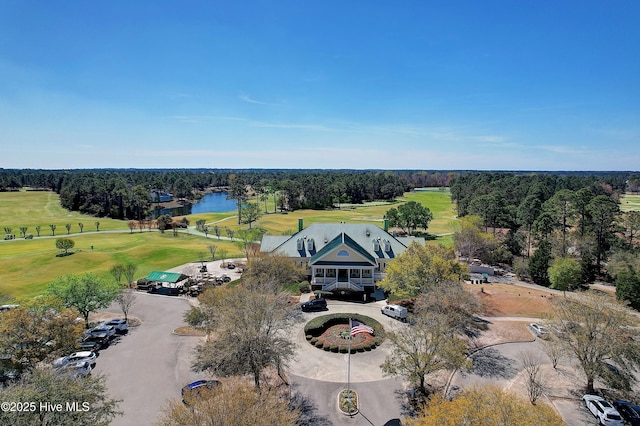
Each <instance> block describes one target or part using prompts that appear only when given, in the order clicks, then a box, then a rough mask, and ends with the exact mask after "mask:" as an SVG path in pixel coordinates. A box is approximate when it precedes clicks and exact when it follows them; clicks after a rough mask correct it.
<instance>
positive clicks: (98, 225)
mask: <svg viewBox="0 0 640 426" xmlns="http://www.w3.org/2000/svg"><path fill="white" fill-rule="evenodd" d="M95 225H96V232H97V231H99V230H100V222H97V221H96V223H95Z"/></svg>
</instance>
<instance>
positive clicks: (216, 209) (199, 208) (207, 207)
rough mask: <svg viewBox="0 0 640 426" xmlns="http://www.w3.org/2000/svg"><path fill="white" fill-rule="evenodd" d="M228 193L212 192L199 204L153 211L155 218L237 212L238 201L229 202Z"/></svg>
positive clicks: (199, 201)
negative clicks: (165, 215)
mask: <svg viewBox="0 0 640 426" xmlns="http://www.w3.org/2000/svg"><path fill="white" fill-rule="evenodd" d="M227 195H228V193H226V192H212V193H210V194H205V195H204V196H203V197H202V198H201V199H200V200H198V202H197V203H194V204H192V205H186V206H180V207H175V208H167V209H156V210H154V211H153V218H154V219H157V218H158V217H159V216H160V215H163V214H170V215H171V216H186V215H190V214H196V213H211V212H213V213H221V212H232V211H235V210H236V208H237V207H236V200H228V199H227Z"/></svg>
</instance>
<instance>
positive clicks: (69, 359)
mask: <svg viewBox="0 0 640 426" xmlns="http://www.w3.org/2000/svg"><path fill="white" fill-rule="evenodd" d="M96 357H97V355H96V353H95V352H93V351H80V352H74V353H72V354H69V355H67V356H63V357H61V358H58V359H56V360H55V361H53V366H54V367H55V368H59V367H62V366H64V365H67V364H71V363H73V362H79V361H86V362H88V363H89V364H91V365H93V364H95V363H96Z"/></svg>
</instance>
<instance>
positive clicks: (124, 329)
mask: <svg viewBox="0 0 640 426" xmlns="http://www.w3.org/2000/svg"><path fill="white" fill-rule="evenodd" d="M102 324H104V325H106V326H110V327H113V328H114V329H115V330H116V333H118V334H126V333H128V332H129V322H128V321H127V320H126V319H124V318H114V319H112V320H109V321H105V322H103V323H102Z"/></svg>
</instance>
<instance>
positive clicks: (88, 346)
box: [76, 336, 102, 353]
mask: <svg viewBox="0 0 640 426" xmlns="http://www.w3.org/2000/svg"><path fill="white" fill-rule="evenodd" d="M76 346H77V348H78V349H79V350H80V351H91V352H95V353H98V351H99V350H100V349H102V344H101V343H100V342H99V341H98V340H93V339H92V338H91V337H89V336H86V337H81V338H79V339H78V343H77V344H76Z"/></svg>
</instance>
